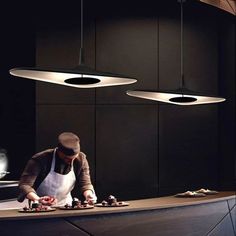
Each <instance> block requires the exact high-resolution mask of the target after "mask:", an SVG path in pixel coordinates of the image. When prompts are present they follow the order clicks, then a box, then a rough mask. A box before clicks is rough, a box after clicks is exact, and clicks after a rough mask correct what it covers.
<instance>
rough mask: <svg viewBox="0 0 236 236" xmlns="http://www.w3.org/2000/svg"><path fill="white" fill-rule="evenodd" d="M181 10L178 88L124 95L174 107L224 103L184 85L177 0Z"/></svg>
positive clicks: (181, 4) (181, 0)
mask: <svg viewBox="0 0 236 236" xmlns="http://www.w3.org/2000/svg"><path fill="white" fill-rule="evenodd" d="M178 2H179V3H180V6H181V7H180V8H181V29H180V30H181V53H180V54H181V63H180V64H181V68H180V71H181V83H180V88H179V89H176V90H170V91H140V90H134V91H126V94H127V95H129V96H132V97H138V98H144V99H150V100H154V101H159V102H164V103H170V104H175V105H182V106H184V105H200V104H210V103H219V102H224V101H225V98H222V97H214V96H208V95H203V94H200V93H198V92H194V91H191V90H189V89H187V88H186V87H185V83H184V70H183V68H184V65H183V64H184V63H183V2H185V0H178Z"/></svg>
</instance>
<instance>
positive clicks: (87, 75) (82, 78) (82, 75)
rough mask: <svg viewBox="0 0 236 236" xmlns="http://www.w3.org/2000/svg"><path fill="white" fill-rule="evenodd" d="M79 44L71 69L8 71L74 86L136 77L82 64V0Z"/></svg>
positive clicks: (93, 85)
mask: <svg viewBox="0 0 236 236" xmlns="http://www.w3.org/2000/svg"><path fill="white" fill-rule="evenodd" d="M80 3H81V33H80V37H81V42H80V43H81V45H80V54H79V65H78V66H77V67H75V68H73V69H69V70H68V69H54V68H37V67H19V68H13V69H11V70H10V71H9V72H10V74H11V75H14V76H17V77H23V78H26V79H32V80H38V81H43V82H49V83H55V84H60V85H65V86H70V87H75V88H96V87H105V86H115V85H124V84H132V83H135V82H137V80H136V79H134V78H131V77H127V76H123V75H119V74H113V73H109V72H102V71H98V70H94V69H92V68H90V67H88V66H86V65H85V64H84V49H83V0H81V2H80Z"/></svg>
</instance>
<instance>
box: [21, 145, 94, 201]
mask: <svg viewBox="0 0 236 236" xmlns="http://www.w3.org/2000/svg"><path fill="white" fill-rule="evenodd" d="M53 151H54V149H48V150H45V151H43V152H40V153H37V154H35V155H34V156H33V157H32V158H31V159H30V160H29V161H28V163H27V165H26V167H25V169H24V171H23V173H22V175H21V178H20V182H19V191H20V194H19V196H18V201H19V202H22V201H23V200H24V199H25V197H26V195H27V194H28V193H30V192H36V191H35V190H37V188H38V187H39V185H40V184H41V183H42V181H43V180H44V179H45V177H46V176H47V175H48V173H49V172H50V169H51V164H52V159H53ZM55 158H56V162H55V169H54V171H55V172H57V173H59V174H68V173H69V171H70V170H71V165H70V164H66V163H65V162H64V161H63V160H61V158H59V157H58V156H57V153H56V155H55ZM73 167H74V172H75V176H76V185H75V186H76V187H77V188H78V189H79V190H80V192H81V193H83V192H84V191H85V190H88V189H90V190H92V191H93V192H94V188H93V185H92V183H91V179H90V173H89V165H88V162H87V159H86V155H85V154H84V153H82V152H80V153H79V155H78V157H76V158H75V159H74V161H73Z"/></svg>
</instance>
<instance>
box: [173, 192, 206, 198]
mask: <svg viewBox="0 0 236 236" xmlns="http://www.w3.org/2000/svg"><path fill="white" fill-rule="evenodd" d="M174 196H175V197H183V198H195V197H205V196H206V194H204V193H195V194H194V195H189V194H186V193H178V194H176V195H174Z"/></svg>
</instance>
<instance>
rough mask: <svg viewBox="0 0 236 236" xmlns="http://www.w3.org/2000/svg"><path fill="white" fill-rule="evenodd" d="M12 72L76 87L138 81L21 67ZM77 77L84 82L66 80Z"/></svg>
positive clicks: (25, 76) (28, 77) (11, 72)
mask: <svg viewBox="0 0 236 236" xmlns="http://www.w3.org/2000/svg"><path fill="white" fill-rule="evenodd" d="M10 74H11V75H14V76H17V77H23V78H26V79H32V80H37V81H43V82H49V83H54V84H60V85H64V86H70V87H74V88H96V87H105V86H115V85H124V84H132V83H135V82H137V80H136V79H132V78H125V77H124V78H121V77H115V76H103V75H89V74H82V73H66V72H54V71H40V70H27V69H20V68H14V69H11V70H10ZM76 78H78V80H80V81H81V79H82V84H73V83H69V82H66V80H70V79H74V80H76ZM86 79H87V81H88V83H87V84H86ZM91 80H94V82H92V83H91Z"/></svg>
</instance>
